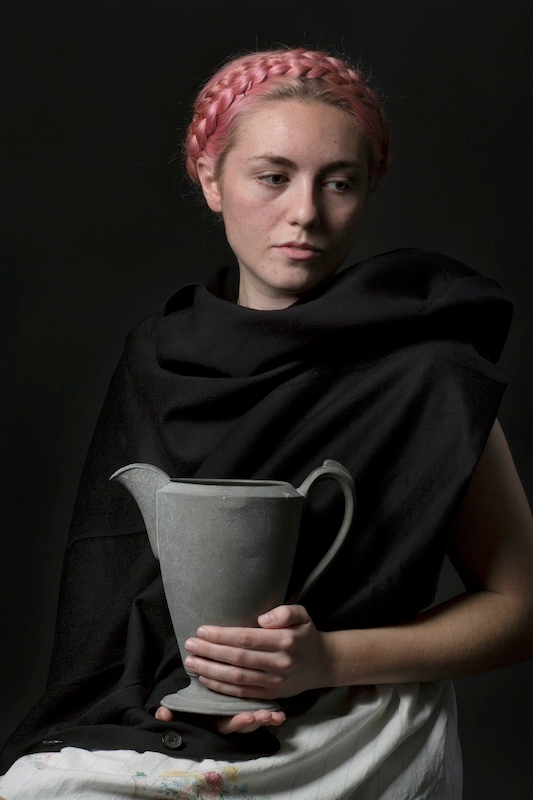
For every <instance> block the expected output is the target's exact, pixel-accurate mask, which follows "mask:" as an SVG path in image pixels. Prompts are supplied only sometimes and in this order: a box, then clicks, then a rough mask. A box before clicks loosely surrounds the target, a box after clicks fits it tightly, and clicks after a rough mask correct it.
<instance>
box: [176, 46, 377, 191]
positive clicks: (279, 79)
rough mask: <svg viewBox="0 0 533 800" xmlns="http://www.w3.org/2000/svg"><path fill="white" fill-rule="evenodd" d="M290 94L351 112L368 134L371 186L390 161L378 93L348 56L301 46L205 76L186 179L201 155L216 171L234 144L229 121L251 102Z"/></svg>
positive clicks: (194, 175)
mask: <svg viewBox="0 0 533 800" xmlns="http://www.w3.org/2000/svg"><path fill="white" fill-rule="evenodd" d="M289 97H295V98H302V99H311V100H313V99H314V100H319V101H322V102H328V103H331V104H334V105H337V106H340V107H342V108H344V109H345V110H347V111H348V112H349V113H351V114H352V115H353V116H355V117H356V119H357V121H358V123H359V124H360V125H361V127H362V128H363V130H364V131H365V133H366V135H367V138H368V143H369V171H370V178H371V182H372V183H373V185H374V187H375V185H376V184H377V182H378V181H379V179H380V178H381V177H382V176H383V175H385V173H386V172H387V169H388V167H389V164H390V138H391V137H390V130H389V128H388V125H387V122H386V120H385V113H384V110H383V106H382V104H381V102H380V100H379V98H378V96H377V94H376V93H375V92H374V91H373V90H372V89H371V88H370V87H369V86H368V84H367V82H366V80H365V78H364V77H363V75H362V74H361V73H360V72H359V71H358V70H357V69H356V68H355V67H354V66H352V65H351V64H350V63H349V62H348V61H347V60H345V59H340V58H336V57H334V56H331V55H329V54H328V53H325V52H322V51H315V50H307V49H305V48H303V47H298V48H294V49H279V50H267V51H262V52H253V53H249V54H247V55H244V56H240V57H237V58H234V59H232V60H231V61H230V62H229V63H227V64H226V65H225V66H223V67H222V68H221V69H220V70H218V72H216V73H215V74H214V75H213V76H212V77H211V78H210V79H209V80H208V81H207V83H206V84H205V86H204V87H203V88H202V89H201V90H200V92H199V94H198V96H197V98H196V101H195V103H194V108H193V117H192V120H191V123H190V125H189V127H188V129H187V133H186V137H185V142H184V151H185V158H186V167H187V172H188V174H189V177H190V178H191V180H192V181H193V182H194V183H196V184H198V183H199V180H198V171H197V166H196V165H197V161H198V159H199V158H200V157H201V156H204V157H206V158H208V159H212V161H213V162H214V163H215V166H216V170H217V172H218V174H220V172H221V170H222V165H223V161H224V157H225V155H226V153H227V152H228V150H229V149H230V148H231V146H232V143H233V136H234V133H235V125H234V122H235V121H236V119H237V117H238V116H240V114H241V113H242V112H243V111H244V110H245V109H246V108H248V107H250V104H251V103H253V104H255V103H256V102H257V101H258V100H259V99H270V100H278V99H285V98H289Z"/></svg>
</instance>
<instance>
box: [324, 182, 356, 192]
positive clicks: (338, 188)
mask: <svg viewBox="0 0 533 800" xmlns="http://www.w3.org/2000/svg"><path fill="white" fill-rule="evenodd" d="M326 186H328V188H330V189H333V191H334V192H346V191H347V190H348V189H350V188H351V186H350V184H349V183H348V181H342V180H340V179H338V180H334V181H327V182H326Z"/></svg>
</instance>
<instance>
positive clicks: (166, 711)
mask: <svg viewBox="0 0 533 800" xmlns="http://www.w3.org/2000/svg"><path fill="white" fill-rule="evenodd" d="M154 716H155V718H156V719H159V720H161V722H172V720H173V719H174V714H173V713H172V711H171V710H170V708H165V706H159V708H158V709H157V711H156V712H155V715H154Z"/></svg>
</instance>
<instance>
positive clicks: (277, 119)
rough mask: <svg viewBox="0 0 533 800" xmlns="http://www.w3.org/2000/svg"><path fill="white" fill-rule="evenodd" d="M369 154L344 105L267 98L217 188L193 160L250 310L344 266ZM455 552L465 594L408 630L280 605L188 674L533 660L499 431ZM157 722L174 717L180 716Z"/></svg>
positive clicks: (519, 497) (525, 510)
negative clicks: (330, 621) (332, 627)
mask: <svg viewBox="0 0 533 800" xmlns="http://www.w3.org/2000/svg"><path fill="white" fill-rule="evenodd" d="M365 147H366V145H365V141H364V137H362V135H361V133H360V132H359V131H358V129H357V127H356V125H355V124H354V122H353V120H351V119H350V118H349V117H347V115H346V114H345V113H344V112H343V111H342V110H340V109H338V108H334V107H331V106H326V105H324V104H323V103H315V104H304V103H302V102H301V101H277V102H275V103H273V102H268V103H267V102H265V103H264V104H263V105H262V106H260V107H259V108H258V109H256V110H255V111H254V112H252V113H250V114H249V115H248V116H247V118H246V120H245V121H243V122H241V125H240V128H239V131H238V136H237V138H236V143H235V145H234V148H233V150H231V151H230V152H229V153H228V156H227V159H226V162H225V166H224V172H223V174H222V176H221V179H220V181H218V182H217V181H216V180H215V178H214V176H213V174H212V173H211V172H210V170H209V169H208V168H207V166H206V165H205V164H203V163H202V162H199V175H200V180H201V184H202V189H203V191H204V195H205V198H206V201H207V203H208V204H209V206H210V208H211V209H212V210H213V211H215V212H216V213H218V214H221V215H222V218H223V220H224V224H225V227H226V233H227V236H228V241H229V242H230V244H231V246H232V248H233V250H234V252H235V255H236V258H237V260H238V263H239V267H240V275H241V282H240V292H239V302H240V303H241V304H242V305H246V306H248V307H250V308H256V309H259V310H264V311H268V310H270V309H274V308H277V309H280V308H286V307H288V306H289V305H291V304H292V303H293V302H295V301H296V300H297V299H298V298H299V297H301V296H302V295H303V294H304V293H305V292H307V291H309V290H310V289H312V288H314V287H315V286H316V285H318V284H319V283H320V282H322V281H325V280H327V279H328V278H329V277H330V276H331V275H332V274H333V273H334V272H335V271H336V269H337V268H338V267H339V266H340V264H341V263H342V261H343V260H344V258H345V257H346V256H347V254H348V252H349V249H350V247H351V244H352V241H353V237H354V236H355V233H356V230H357V226H358V223H359V219H360V216H361V214H362V211H363V208H364V203H365V199H366V196H367V194H368V176H367V169H366V167H365V166H364V164H365V153H366V150H365ZM265 154H268V155H267V158H265ZM339 163H342V164H343V165H344V166H342V168H340V167H339ZM333 165H335V166H333ZM347 165H349V166H347ZM356 165H358V166H356ZM362 165H363V166H362ZM243 220H244V221H245V224H242V221H243ZM287 242H306V243H308V244H309V245H311V246H313V247H316V248H317V250H318V252H315V251H314V250H313V249H312V247H309V248H308V249H307V250H306V249H303V250H302V251H298V250H297V249H295V248H291V247H283V246H282V245H283V244H285V243H287ZM449 555H450V558H451V560H452V563H453V564H454V566H455V568H456V569H457V571H458V573H459V575H460V577H461V579H462V580H463V583H464V586H465V592H464V593H463V594H461V595H459V596H457V597H455V598H453V599H452V600H449V601H447V602H446V603H444V604H442V605H440V606H437V607H435V608H432V609H431V610H429V611H425V612H423V613H421V614H420V615H418V616H417V617H416V618H415V619H414V620H413V621H411V622H409V623H406V624H403V625H399V626H395V627H388V628H376V629H367V630H348V631H334V632H327V633H326V632H320V631H317V629H316V628H315V626H314V624H313V622H312V620H311V619H310V617H309V615H308V614H307V611H306V610H305V608H304V607H303V606H300V605H290V606H289V605H283V606H279V607H278V608H275V609H273V610H272V611H271V612H269V613H268V614H265V615H263V616H262V617H259V619H258V625H259V627H258V628H250V629H248V628H221V627H215V626H202V627H201V628H199V629H198V631H197V633H196V636H195V637H193V638H191V639H189V640H188V641H187V642H186V643H185V648H186V650H187V652H188V653H189V656H188V657H187V659H186V661H185V664H186V666H187V667H189V668H191V669H192V670H194V671H195V672H196V673H197V674H198V675H199V676H200V681H201V682H202V683H203V684H204V685H205V686H207V687H209V688H211V689H214V690H215V691H218V692H221V693H223V694H228V695H232V696H235V697H254V698H260V699H265V700H267V699H268V700H269V699H273V698H283V697H290V696H292V695H295V694H298V693H300V692H303V691H305V690H307V689H311V688H319V687H332V686H343V685H358V684H369V683H374V684H377V683H404V682H414V681H433V680H440V679H444V678H449V677H456V676H461V675H466V674H472V673H476V672H480V671H484V670H490V669H494V668H496V667H499V666H503V665H505V664H511V663H515V662H517V661H520V660H523V659H526V658H529V657H531V656H532V655H533V592H532V591H531V581H532V574H533V519H532V516H531V511H530V508H529V505H528V502H527V499H526V496H525V493H524V490H523V488H522V485H521V483H520V479H519V476H518V474H517V472H516V469H515V466H514V463H513V459H512V456H511V453H510V452H509V448H508V446H507V442H506V440H505V436H504V434H503V432H502V429H501V427H500V425H499V423H498V422H496V423H495V425H494V428H493V430H492V432H491V435H490V437H489V440H488V443H487V446H486V448H485V451H484V454H483V456H482V458H481V460H480V462H479V464H478V466H477V468H476V470H475V472H474V475H473V477H472V481H471V485H470V488H469V490H468V492H467V494H466V496H465V499H464V501H463V503H462V506H461V509H460V512H459V515H458V518H457V521H456V525H455V529H454V532H453V536H452V541H451V546H450V550H449ZM156 716H157V717H158V718H159V719H162V720H170V719H172V712H171V711H169V710H168V709H162V708H161V709H159V710H158V711H157V713H156ZM283 720H284V714H283V713H282V712H276V713H274V714H271V713H270V712H267V711H260V712H256V713H255V714H252V713H246V714H238V715H236V716H235V717H233V718H225V719H221V718H219V719H216V720H215V724H216V725H217V727H218V729H219V730H221V731H222V732H224V733H229V732H234V731H239V732H243V733H246V732H249V731H252V730H254V729H255V728H257V727H259V726H261V725H267V726H276V725H280V724H281V723H282V722H283Z"/></svg>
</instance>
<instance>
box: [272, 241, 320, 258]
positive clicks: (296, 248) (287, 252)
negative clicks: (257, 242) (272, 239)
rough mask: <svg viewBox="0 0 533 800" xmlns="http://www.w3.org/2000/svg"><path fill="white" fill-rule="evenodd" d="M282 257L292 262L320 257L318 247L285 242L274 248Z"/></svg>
mask: <svg viewBox="0 0 533 800" xmlns="http://www.w3.org/2000/svg"><path fill="white" fill-rule="evenodd" d="M276 249H277V250H279V251H280V252H281V253H283V255H284V256H286V257H287V258H290V259H292V260H293V261H307V260H309V259H311V258H316V257H317V256H319V255H320V250H319V249H318V247H314V246H313V245H312V244H306V243H303V244H298V243H297V242H285V243H284V244H280V245H278V246H277V247H276Z"/></svg>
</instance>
